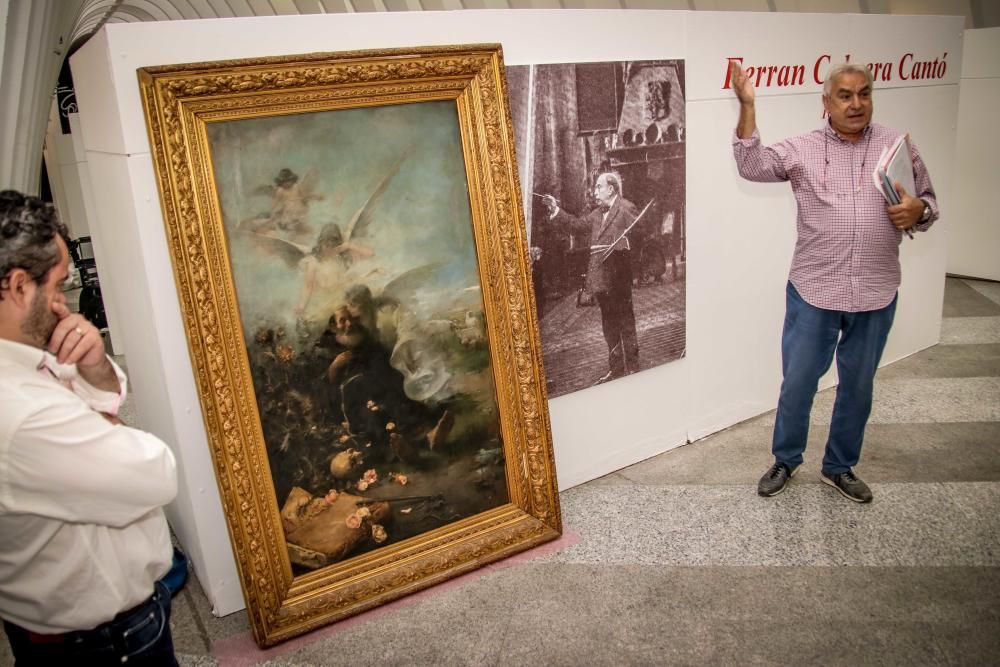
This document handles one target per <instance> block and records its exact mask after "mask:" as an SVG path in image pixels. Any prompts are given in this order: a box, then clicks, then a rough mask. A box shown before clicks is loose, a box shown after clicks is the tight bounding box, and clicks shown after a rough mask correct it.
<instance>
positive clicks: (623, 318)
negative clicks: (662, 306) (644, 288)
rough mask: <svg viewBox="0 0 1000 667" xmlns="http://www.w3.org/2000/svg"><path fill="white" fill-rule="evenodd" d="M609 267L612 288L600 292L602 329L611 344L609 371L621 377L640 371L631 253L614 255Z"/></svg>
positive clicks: (610, 259)
mask: <svg viewBox="0 0 1000 667" xmlns="http://www.w3.org/2000/svg"><path fill="white" fill-rule="evenodd" d="M606 265H610V266H608V269H610V271H611V276H612V279H611V280H609V284H610V289H609V290H608V291H607V292H599V293H598V294H597V295H596V296H597V305H598V307H599V308H600V309H601V328H602V330H603V331H604V340H605V342H607V344H608V370H609V371H611V375H612V376H613V377H621V376H623V375H625V374H627V373H635V372H636V371H638V370H639V339H638V336H637V335H636V332H635V311H634V310H633V308H632V266H631V264H630V260H629V255H628V253H624V252H616V253H612V254H611V257H609V258H608V260H607V263H606Z"/></svg>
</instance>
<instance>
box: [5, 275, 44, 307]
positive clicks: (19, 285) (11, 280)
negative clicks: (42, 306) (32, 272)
mask: <svg viewBox="0 0 1000 667" xmlns="http://www.w3.org/2000/svg"><path fill="white" fill-rule="evenodd" d="M34 282H35V281H34V280H32V279H31V276H29V275H28V272H27V271H25V270H24V269H21V268H16V269H13V270H12V271H11V272H10V273H8V274H7V275H6V276H4V277H3V279H2V280H0V288H2V289H3V299H4V301H7V300H8V299H9V300H10V301H11V303H12V304H13V305H16V306H20V307H27V306H28V304H29V303H30V302H31V297H32V296H33V294H34V290H33V288H34V287H35V285H34Z"/></svg>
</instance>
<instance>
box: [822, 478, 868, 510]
mask: <svg viewBox="0 0 1000 667" xmlns="http://www.w3.org/2000/svg"><path fill="white" fill-rule="evenodd" d="M820 479H822V480H823V481H824V482H825V483H827V484H829V485H830V486H832V487H833V488H835V489H837V490H838V491H840V493H841V495H843V496H844V497H845V498H847V499H848V500H853V501H854V502H856V503H870V502H871V501H872V490H871V489H869V488H868V485H867V484H865V483H864V482H862V481H861V480H860V479H859V478H858V477H857V476H856V475H855V474H854V472H853V471H851V470H848V471H847V472H842V473H840V474H838V475H827V474H826V473H825V472H824V473H822V474H821V475H820Z"/></svg>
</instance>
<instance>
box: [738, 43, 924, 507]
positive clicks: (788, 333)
mask: <svg viewBox="0 0 1000 667" xmlns="http://www.w3.org/2000/svg"><path fill="white" fill-rule="evenodd" d="M730 69H731V75H732V81H733V90H734V91H735V93H736V97H737V99H738V100H739V103H740V116H739V121H738V125H737V127H736V132H735V136H734V137H733V154H734V156H735V158H736V165H737V168H738V169H739V172H740V175H741V176H742V177H743V178H746V179H748V180H751V181H761V182H777V181H788V182H789V183H791V186H792V193H793V194H794V195H795V201H796V203H797V205H798V216H797V218H796V230H797V240H796V244H795V253H794V255H793V258H792V266H791V270H790V272H789V277H788V285H787V287H786V306H785V308H786V310H785V324H784V329H783V332H782V339H781V355H782V372H783V380H782V383H781V395H780V397H779V399H778V411H777V415H776V417H775V426H774V437H773V441H772V445H771V451H772V453H773V454H774V465H773V466H771V468H770V469H769V470H768V471H767V472H766V473H765V474H764V476H763V477H762V478H761V480H760V483H759V484H758V485H757V492H758V493H759V494H760V495H762V496H774V495H777V494H778V493H781V492H782V491H783V490H784V489H785V486H786V485H787V484H788V480H789V479H790V478H791V477H792V476H793V475H794V474H795V472H796V470H797V469H798V467H799V466H800V465H801V464H802V454H803V452H804V451H805V448H806V440H807V438H808V434H809V413H810V411H811V410H812V404H813V398H814V397H815V395H816V389H817V386H818V383H819V378H820V377H821V376H822V375H823V374H824V373H825V372H826V371H827V369H828V368H829V367H830V364H831V362H832V360H833V357H834V355H836V358H837V372H838V375H839V380H840V382H839V385H838V386H837V398H836V401H835V403H834V409H833V418H832V421H831V423H830V435H829V438H828V439H827V443H826V451H825V453H824V456H823V465H822V473H821V479H822V480H823V481H824V482H825V483H827V484H829V485H830V486H832V487H834V488H835V489H837V490H838V491H839V492H840V493H841V494H843V495H844V496H845V497H846V498H848V499H850V500H853V501H855V502H859V503H867V502H871V500H872V492H871V489H869V488H868V485H867V484H865V483H864V482H863V481H862V480H861V479H860V478H858V476H857V475H855V474H854V471H853V467H854V466H855V465H856V464H857V462H858V459H859V458H860V456H861V445H862V443H863V441H864V432H865V425H866V424H867V422H868V416H869V414H870V413H871V405H872V387H873V384H874V379H875V371H876V369H877V368H878V362H879V359H880V358H881V356H882V350H883V349H884V347H885V341H886V338H887V337H888V335H889V329H890V327H891V326H892V320H893V316H894V315H895V311H896V290H897V289H898V288H899V281H900V268H899V243H900V240H901V239H902V235H903V232H904V231H906V232H908V233H909V231H910V230H916V231H921V232H922V231H926V230H927V229H928V228H929V227H930V226H931V224H933V222H934V221H935V220H936V219H937V217H938V205H937V198H936V197H935V195H934V188H933V186H932V185H931V180H930V176H929V175H928V173H927V167H926V166H925V165H924V162H923V160H922V159H921V157H920V153H919V152H918V151H917V149H916V147H914V146H912V145H911V155H910V157H911V158H912V160H913V176H914V182H915V183H916V190H917V191H916V192H906V191H905V190H904V189H903V188H902V186H900V185H899V184H898V183H897V184H896V190H897V192H898V193H899V196H900V203H899V204H898V205H895V206H887V205H886V203H885V200H884V199H883V197H882V195H881V193H880V192H879V191H878V190H877V189H876V188H875V186H874V184H873V181H872V176H871V174H872V172H873V171H874V169H875V163H876V162H877V160H878V157H879V155H880V153H881V152H882V149H883V148H885V147H886V146H889V145H891V144H892V143H893V141H894V140H895V139H896V138H897V137H898V136H899V135H900V132H897V131H895V130H892V129H890V128H887V127H884V126H882V125H878V124H876V123H872V122H871V118H872V77H871V74H870V72H869V71H868V69H867V68H866V67H864V66H863V65H855V64H851V63H845V64H842V65H836V66H834V67H833V68H831V69H830V71H829V73H828V74H827V77H826V81H825V82H824V84H823V107H824V109H826V112H827V114H828V116H829V119H828V122H826V123H824V124H823V126H822V127H820V128H819V129H816V130H813V131H812V132H808V133H806V134H802V135H799V136H797V137H792V138H790V139H785V140H784V141H780V142H778V143H776V144H773V145H771V146H766V147H765V146H763V145H762V144H761V140H760V134H759V133H758V131H757V122H756V115H755V107H754V97H755V95H754V87H753V84H752V83H751V82H750V81H749V80H748V78H747V76H746V74H745V73H744V72H743V70H742V68H741V67H740V66H739V64H738V63H737V62H735V61H732V62H730Z"/></svg>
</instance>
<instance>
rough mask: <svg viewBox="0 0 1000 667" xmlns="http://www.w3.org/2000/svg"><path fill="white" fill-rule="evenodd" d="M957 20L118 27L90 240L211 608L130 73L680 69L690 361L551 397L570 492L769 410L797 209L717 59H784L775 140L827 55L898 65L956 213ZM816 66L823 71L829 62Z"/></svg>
mask: <svg viewBox="0 0 1000 667" xmlns="http://www.w3.org/2000/svg"><path fill="white" fill-rule="evenodd" d="M962 22H963V20H962V18H961V17H958V18H955V17H882V16H860V15H858V16H855V15H850V16H831V15H801V14H774V13H770V14H761V13H749V14H734V13H708V12H701V13H698V12H668V11H649V12H646V11H627V12H624V11H579V12H576V11H572V12H571V11H525V10H521V11H465V12H440V13H436V12H414V13H407V14H399V13H396V14H394V13H383V14H350V15H336V16H332V15H331V16H309V17H275V18H268V19H232V20H216V21H188V22H182V21H176V22H162V23H144V24H130V25H122V24H118V25H109V26H107V27H106V28H105V29H104V30H103V31H102V32H101V33H100V34H99V35H98V36H97V37H96V38H95V39H93V40H92V41H91V42H90V43H89V44H87V46H85V47H84V48H83V49H81V50H80V52H79V53H77V54H76V56H75V57H74V58H73V61H72V66H73V77H74V81H75V84H76V89H77V97H78V99H79V104H80V113H81V119H82V125H83V136H84V143H85V146H86V150H87V156H88V161H89V164H90V172H91V176H92V181H93V187H94V190H95V193H96V196H95V197H94V200H95V203H96V208H97V211H96V215H95V216H94V217H93V219H92V223H91V224H92V233H93V234H94V235H95V236H97V235H103V236H105V237H106V238H107V239H108V240H107V241H106V242H105V245H106V246H107V248H108V250H109V252H108V253H107V259H106V261H102V277H104V276H106V280H107V283H106V284H107V285H109V287H108V289H111V290H115V291H116V292H118V294H116V298H117V301H116V302H117V304H118V308H119V312H120V313H121V314H122V317H123V321H122V327H123V328H124V329H125V331H124V336H125V339H126V340H127V341H128V362H129V370H130V371H131V372H132V375H133V379H134V388H135V397H136V403H137V411H138V414H139V418H140V419H141V421H142V426H143V427H145V428H148V429H149V430H151V431H153V432H155V433H157V434H158V435H160V436H162V437H163V438H165V439H166V440H167V441H169V442H170V443H171V444H172V445H173V446H174V447H175V450H176V451H177V453H178V457H179V460H180V465H181V468H182V489H181V496H180V498H179V499H178V501H177V502H175V503H174V505H173V506H172V507H171V510H170V519H171V521H172V524H173V525H174V527H175V529H176V530H177V532H178V534H179V536H180V538H181V540H182V542H183V543H184V545H185V546H186V547H187V549H188V550H189V551H190V552H191V555H192V559H193V561H194V563H195V567H196V571H197V573H198V576H199V579H200V580H201V582H202V584H203V585H204V588H205V589H206V592H207V594H208V595H209V597H210V598H211V599H212V600H213V602H214V604H215V610H216V613H219V614H224V613H228V612H230V611H234V610H236V609H239V608H241V607H242V606H243V601H242V598H241V595H240V592H239V582H238V579H237V576H236V571H235V567H234V564H233V560H232V555H231V552H230V550H229V545H228V539H227V537H226V535H227V533H226V528H225V523H224V520H223V515H222V511H221V504H220V501H219V496H218V492H217V489H216V485H215V481H214V476H213V473H212V464H211V460H210V456H209V452H208V445H207V440H206V435H205V430H204V426H203V422H202V418H201V414H200V408H199V403H198V397H197V394H196V391H195V384H194V381H193V375H192V371H191V365H190V360H189V357H188V351H187V345H186V340H185V337H184V333H183V327H182V322H181V318H180V309H179V305H178V299H177V294H176V291H175V289H174V285H173V280H172V273H171V268H170V258H169V255H168V252H167V246H166V241H165V232H164V226H163V220H162V217H161V214H160V208H159V204H158V195H157V191H156V183H155V180H154V178H153V170H152V161H151V159H150V151H149V143H148V139H147V134H146V128H145V124H144V121H143V112H142V107H141V104H140V98H139V88H138V84H137V77H136V69H137V68H139V67H143V66H148V65H162V64H172V63H183V62H195V61H209V60H219V59H226V58H245V57H253V56H265V55H284V54H294V53H306V52H315V51H340V50H350V49H367V48H389V47H396V46H417V45H433V44H452V43H458V42H465V43H473V42H500V43H502V44H503V47H504V55H505V59H506V62H507V64H527V63H550V62H586V61H596V60H637V59H669V58H684V59H685V60H686V70H687V76H686V80H687V100H688V107H687V119H688V128H687V155H688V157H687V170H688V171H687V181H688V182H687V192H688V234H689V239H688V242H689V245H688V251H687V262H688V267H689V273H688V278H687V281H688V282H687V304H688V306H687V308H688V311H687V322H688V330H687V340H688V350H687V356H686V357H685V358H683V359H681V360H679V361H677V362H674V363H671V364H668V365H665V366H661V367H659V368H655V369H651V370H648V371H645V372H643V373H639V374H637V375H633V376H629V377H628V378H625V379H623V380H620V381H616V382H613V383H610V384H607V385H602V386H600V387H595V388H592V389H586V390H583V391H580V392H577V393H574V394H570V395H567V396H563V397H560V398H558V399H555V400H553V401H552V402H551V405H550V409H551V416H552V429H553V438H554V444H555V455H556V466H557V471H558V476H559V485H560V488H564V489H565V488H567V487H570V486H573V485H576V484H579V483H582V482H584V481H587V480H589V479H593V478H595V477H598V476H600V475H603V474H606V473H608V472H611V471H613V470H616V469H619V468H621V467H623V466H626V465H629V464H631V463H634V462H636V461H639V460H642V459H644V458H647V457H648V456H651V455H653V454H656V453H659V452H663V451H665V450H667V449H670V448H672V447H675V446H678V445H680V444H683V443H685V442H687V441H688V440H689V439H690V440H693V439H696V438H698V437H701V436H703V435H706V434H708V433H711V432H714V431H716V430H719V429H722V428H725V427H727V426H730V425H732V424H734V423H736V422H738V421H740V420H743V419H746V418H748V417H751V416H754V415H756V414H760V413H761V412H764V411H766V410H769V409H771V408H773V407H774V402H775V396H776V391H777V386H778V380H779V364H778V334H779V332H780V327H781V320H782V316H783V297H782V295H783V285H784V281H785V277H786V275H787V268H788V262H789V258H790V256H791V249H792V246H793V243H794V215H795V211H794V206H793V203H792V198H791V195H790V192H789V189H788V186H787V185H781V184H775V185H758V184H750V183H746V182H744V181H741V180H740V179H739V178H738V177H737V175H736V172H735V167H734V166H733V161H732V154H731V149H730V135H731V133H732V128H733V126H734V124H735V119H736V113H737V108H736V103H735V101H734V100H733V99H732V93H731V91H729V90H726V89H724V84H725V68H726V59H727V58H728V57H740V56H741V57H743V58H744V62H745V63H746V64H752V63H756V64H761V65H771V66H774V69H773V70H771V73H772V85H771V86H766V85H763V83H766V78H765V79H764V80H763V81H762V86H761V88H760V89H759V96H760V111H759V116H760V122H761V128H762V132H763V134H764V136H765V138H769V139H778V138H780V137H783V136H786V135H789V134H792V133H796V132H801V131H804V130H808V129H811V128H814V127H816V126H818V125H819V124H820V122H821V118H820V110H821V106H820V102H819V85H818V84H816V83H815V81H813V80H812V70H813V66H814V65H815V63H816V61H817V60H818V59H820V58H821V56H823V55H824V54H830V55H831V58H832V59H834V61H836V60H839V59H841V57H842V55H843V54H845V53H851V54H853V55H852V59H855V60H862V59H865V58H867V59H869V60H871V61H872V62H875V61H878V62H882V61H884V62H886V63H889V65H890V67H889V69H890V70H891V74H893V75H895V76H896V78H895V79H894V80H892V81H889V82H884V83H881V82H880V87H882V88H885V89H886V90H884V91H882V92H880V93H878V96H877V97H876V114H875V115H876V119H877V120H878V121H880V122H883V123H886V124H888V125H894V126H897V127H900V128H901V129H907V130H909V131H911V132H912V133H913V135H914V137H915V139H916V140H917V143H918V145H919V146H920V147H921V149H922V151H923V153H924V155H925V157H926V158H927V162H928V164H929V165H930V169H931V173H932V175H933V176H934V179H935V184H936V185H937V189H938V194H939V196H940V198H941V201H942V208H943V209H944V210H945V211H946V212H947V211H948V207H949V206H950V203H951V197H950V194H951V192H950V185H951V183H950V178H949V176H950V172H951V169H952V166H953V156H952V142H953V139H954V135H953V132H954V129H953V128H954V124H955V114H956V110H957V104H958V85H957V84H958V69H959V65H960V63H961V38H960V35H961V29H962ZM776 35H781V36H782V38H781V39H775V36H776ZM873 44H874V45H877V46H874V47H872V45H873ZM866 45H867V46H866ZM945 52H947V54H948V55H947V67H946V70H947V71H946V72H945V73H943V74H942V76H940V77H937V78H933V79H921V80H919V81H913V80H900V78H899V73H900V72H899V71H898V70H899V69H900V64H901V63H902V64H903V65H904V67H905V66H906V65H907V56H906V54H909V53H912V54H913V55H912V56H911V57H910V60H916V61H918V62H925V61H927V62H929V61H931V60H933V59H934V58H939V59H940V58H941V57H942V54H943V53H945ZM865 62H868V60H865ZM792 64H803V65H804V66H805V69H803V77H802V78H803V81H802V84H801V85H795V86H778V85H777V82H778V79H779V78H780V77H781V74H780V70H779V68H780V66H781V65H792ZM820 64H821V66H820V67H819V68H818V69H819V71H822V70H823V67H824V66H826V65H827V64H828V63H827V62H826V61H823V62H821V63H820ZM937 69H938V70H940V68H937ZM765 71H766V68H765ZM789 71H790V70H785V72H786V75H787V73H788V72H789ZM936 71H937V70H936ZM786 78H787V76H786ZM914 110H918V111H916V112H915V111H914ZM946 228H947V220H945V221H943V222H942V224H940V225H939V227H938V228H936V229H935V231H933V232H932V233H930V234H925V235H920V236H918V240H916V241H906V243H905V244H904V247H903V252H902V255H903V258H902V260H903V265H904V269H903V270H904V276H905V277H904V283H903V287H902V289H901V294H900V308H899V315H898V316H897V326H896V328H895V329H894V333H893V336H892V339H891V341H890V345H889V349H888V352H887V355H886V360H887V361H888V360H892V359H898V358H900V357H902V356H905V355H908V354H912V353H913V352H916V351H917V350H919V349H922V348H924V347H927V346H929V345H931V344H933V343H934V342H936V340H937V335H938V325H939V321H940V307H941V296H942V291H943V278H944V242H943V241H944V234H945V231H946ZM102 260H103V258H102ZM762 446H764V445H762Z"/></svg>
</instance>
